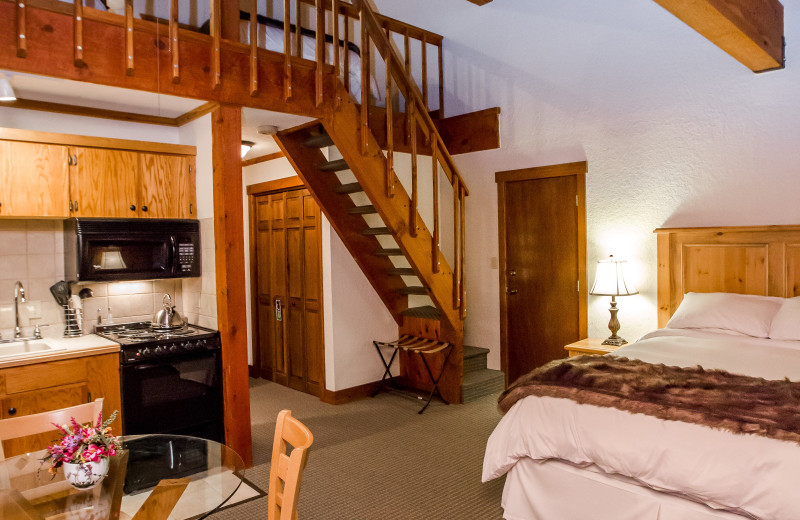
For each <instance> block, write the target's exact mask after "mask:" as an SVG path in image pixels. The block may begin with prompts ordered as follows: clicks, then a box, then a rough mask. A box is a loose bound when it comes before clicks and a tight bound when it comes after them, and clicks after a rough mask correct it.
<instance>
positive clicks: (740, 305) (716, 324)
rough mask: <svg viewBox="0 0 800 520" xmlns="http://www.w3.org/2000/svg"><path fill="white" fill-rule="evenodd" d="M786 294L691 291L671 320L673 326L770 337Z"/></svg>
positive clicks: (672, 327) (671, 327) (670, 324)
mask: <svg viewBox="0 0 800 520" xmlns="http://www.w3.org/2000/svg"><path fill="white" fill-rule="evenodd" d="M784 300H785V298H776V297H772V296H755V295H751V294H733V293H687V294H686V295H684V297H683V301H682V302H681V304H680V305H679V306H678V310H676V311H675V314H673V315H672V318H671V319H670V320H669V323H667V328H670V329H725V330H730V331H733V332H739V333H741V334H746V335H748V336H753V337H756V338H768V337H769V336H770V325H771V324H772V319H773V318H774V317H775V315H776V314H777V313H778V311H779V310H780V309H781V306H782V305H783V302H784Z"/></svg>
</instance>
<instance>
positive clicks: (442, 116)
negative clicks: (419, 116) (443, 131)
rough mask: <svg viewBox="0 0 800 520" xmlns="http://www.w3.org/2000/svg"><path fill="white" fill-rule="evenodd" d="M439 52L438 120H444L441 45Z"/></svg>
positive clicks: (440, 45)
mask: <svg viewBox="0 0 800 520" xmlns="http://www.w3.org/2000/svg"><path fill="white" fill-rule="evenodd" d="M438 51H439V119H444V56H443V55H442V44H441V43H439V45H438Z"/></svg>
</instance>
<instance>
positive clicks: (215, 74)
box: [209, 0, 222, 90]
mask: <svg viewBox="0 0 800 520" xmlns="http://www.w3.org/2000/svg"><path fill="white" fill-rule="evenodd" d="M210 1H211V6H210V9H211V12H210V16H209V18H210V20H211V39H212V40H213V42H212V48H211V74H212V81H213V88H214V90H217V89H219V88H220V87H221V86H222V64H221V62H220V59H221V58H220V50H221V49H220V45H221V44H222V42H221V38H222V35H221V33H222V13H221V12H220V9H221V5H220V4H221V1H222V0H210Z"/></svg>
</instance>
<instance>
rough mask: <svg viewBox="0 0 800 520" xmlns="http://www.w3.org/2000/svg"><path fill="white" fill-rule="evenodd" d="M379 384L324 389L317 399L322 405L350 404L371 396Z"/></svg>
mask: <svg viewBox="0 0 800 520" xmlns="http://www.w3.org/2000/svg"><path fill="white" fill-rule="evenodd" d="M395 379H397V380H398V381H399V379H400V378H399V377H397V376H395ZM379 384H380V381H373V382H371V383H365V384H363V385H359V386H353V387H350V388H345V389H343V390H336V391H334V390H328V389H327V388H325V389H324V390H323V391H322V395H321V396H320V398H319V399H320V401H322V402H323V403H327V404H345V403H350V402H352V401H357V400H359V399H364V398H365V397H369V396H371V395H372V394H373V393H375V390H377V389H378V385H379Z"/></svg>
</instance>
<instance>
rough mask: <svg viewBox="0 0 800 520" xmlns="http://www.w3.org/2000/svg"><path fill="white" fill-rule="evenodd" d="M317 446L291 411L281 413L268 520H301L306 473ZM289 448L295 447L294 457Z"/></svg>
mask: <svg viewBox="0 0 800 520" xmlns="http://www.w3.org/2000/svg"><path fill="white" fill-rule="evenodd" d="M313 442H314V435H313V434H312V433H311V430H309V429H308V428H307V427H306V426H305V425H304V424H303V423H301V422H300V421H298V420H297V419H295V418H294V417H292V411H291V410H281V411H280V412H279V413H278V422H277V424H276V425H275V439H274V441H273V444H272V461H271V462H270V467H269V501H268V503H267V519H268V520H297V500H298V497H299V496H300V484H301V483H302V481H303V469H304V468H305V466H306V461H307V460H308V449H309V448H310V447H311V444H312V443H313ZM287 444H289V445H291V447H292V449H291V452H290V453H289V450H288V448H287Z"/></svg>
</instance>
